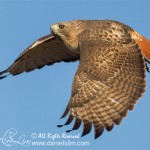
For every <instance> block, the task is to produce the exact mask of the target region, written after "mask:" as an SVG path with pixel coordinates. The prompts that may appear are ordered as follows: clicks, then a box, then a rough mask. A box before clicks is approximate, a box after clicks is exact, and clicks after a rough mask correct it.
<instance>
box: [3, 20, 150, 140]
mask: <svg viewBox="0 0 150 150" xmlns="http://www.w3.org/2000/svg"><path fill="white" fill-rule="evenodd" d="M149 60H150V41H149V40H148V39H146V38H145V37H143V36H142V35H140V34H138V33H137V32H136V31H134V30H133V29H132V28H130V27H129V26H127V25H125V24H123V23H120V22H117V21H113V20H74V21H69V22H59V23H56V24H54V25H52V26H51V34H49V35H46V36H44V37H42V38H40V39H39V40H37V41H35V42H34V43H33V44H32V45H31V46H29V47H28V48H27V49H26V50H25V51H24V52H23V53H22V54H21V55H20V56H19V57H18V58H17V59H16V60H15V62H14V63H13V64H12V65H11V66H10V67H9V68H8V69H6V70H4V71H2V72H0V76H1V77H0V79H2V78H4V77H6V76H8V74H12V75H17V74H20V73H23V72H29V71H32V70H34V69H40V68H42V67H44V66H45V65H52V64H54V63H58V62H62V61H63V62H74V61H79V67H78V69H77V72H76V74H75V77H74V81H73V86H72V94H71V98H70V101H69V103H68V105H67V108H66V110H65V112H64V114H63V115H62V118H64V117H65V116H66V115H67V114H68V113H69V115H68V116H69V117H68V120H67V121H66V123H65V124H64V125H68V124H70V123H71V122H72V120H73V119H74V118H75V123H74V126H73V128H72V130H76V129H78V128H79V127H80V125H81V123H82V122H83V124H84V125H83V133H82V136H84V135H86V134H88V133H89V132H90V131H91V128H92V125H93V126H94V129H95V130H94V131H95V138H98V137H99V136H100V135H101V134H102V133H103V131H104V129H105V128H106V130H107V131H110V130H112V128H113V126H114V124H117V125H119V124H120V122H121V120H122V118H123V117H125V116H126V115H127V111H128V110H133V108H134V105H135V104H136V103H137V101H138V99H139V98H140V97H141V96H142V95H143V93H144V92H145V87H146V79H145V78H146V70H147V71H149V68H148V65H147V63H150V61H149ZM6 73H8V74H7V75H6ZM61 126H63V125H59V127H61ZM69 131H71V130H68V132H69Z"/></svg>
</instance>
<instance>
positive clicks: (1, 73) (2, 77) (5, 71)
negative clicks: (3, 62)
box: [0, 70, 10, 80]
mask: <svg viewBox="0 0 150 150" xmlns="http://www.w3.org/2000/svg"><path fill="white" fill-rule="evenodd" d="M5 73H8V71H7V70H4V71H2V72H0V80H1V79H4V78H6V77H7V76H8V75H10V74H7V75H3V74H5ZM1 75H3V76H1Z"/></svg>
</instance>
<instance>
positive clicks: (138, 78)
mask: <svg viewBox="0 0 150 150" xmlns="http://www.w3.org/2000/svg"><path fill="white" fill-rule="evenodd" d="M93 39H94V38H93ZM122 42H123V41H122ZM80 46H81V50H80V61H81V62H80V65H79V68H78V70H77V73H76V75H75V78H74V83H73V89H72V97H71V99H70V102H69V104H68V106H67V108H66V111H65V112H64V114H63V116H62V117H65V116H66V115H67V114H68V113H69V112H70V115H69V118H68V120H67V122H66V123H65V125H68V124H70V123H71V122H72V120H73V118H75V119H76V120H75V124H74V127H73V129H72V130H75V129H78V128H79V127H80V125H81V123H82V122H83V123H84V128H83V133H82V135H86V134H88V133H89V132H90V131H91V127H92V124H93V125H94V128H95V138H97V137H99V136H100V135H101V134H102V133H103V131H104V129H105V128H106V129H107V130H108V131H110V130H111V129H112V128H113V126H114V124H117V125H119V124H120V122H121V120H122V118H123V117H125V116H126V115H127V111H128V110H132V109H133V108H134V105H135V104H136V102H137V100H138V99H139V98H140V97H141V96H142V94H143V93H144V91H145V87H146V81H145V61H144V57H143V55H142V52H141V49H140V48H139V46H138V45H137V44H136V43H135V41H134V40H133V41H132V40H131V39H129V40H128V39H127V42H126V43H124V44H123V43H120V42H119V43H117V42H115V41H107V40H103V39H101V40H97V39H96V38H95V39H94V40H89V41H83V42H81V44H80ZM68 131H71V130H68Z"/></svg>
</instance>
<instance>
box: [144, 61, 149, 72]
mask: <svg viewBox="0 0 150 150" xmlns="http://www.w3.org/2000/svg"><path fill="white" fill-rule="evenodd" d="M145 66H146V70H147V72H149V73H150V70H149V67H148V65H147V63H145Z"/></svg>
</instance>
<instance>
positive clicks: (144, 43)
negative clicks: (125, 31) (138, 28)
mask: <svg viewBox="0 0 150 150" xmlns="http://www.w3.org/2000/svg"><path fill="white" fill-rule="evenodd" d="M131 36H132V38H133V39H134V40H135V41H136V42H137V43H138V45H139V46H140V48H141V50H142V52H143V54H144V56H145V57H146V58H147V59H149V60H150V40H148V39H147V38H145V37H144V36H142V35H140V34H138V33H137V32H135V31H133V32H131Z"/></svg>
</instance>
